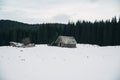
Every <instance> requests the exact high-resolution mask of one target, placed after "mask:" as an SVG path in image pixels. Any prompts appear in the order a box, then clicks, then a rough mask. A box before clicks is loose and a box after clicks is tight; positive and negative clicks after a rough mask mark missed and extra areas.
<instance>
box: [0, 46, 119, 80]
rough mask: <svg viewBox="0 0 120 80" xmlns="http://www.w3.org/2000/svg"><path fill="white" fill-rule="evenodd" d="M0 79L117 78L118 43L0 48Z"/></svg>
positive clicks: (60, 79)
mask: <svg viewBox="0 0 120 80" xmlns="http://www.w3.org/2000/svg"><path fill="white" fill-rule="evenodd" d="M0 80H120V46H112V47H110V46H109V47H99V46H92V45H83V44H78V45H77V48H74V49H71V48H60V47H51V46H47V45H37V46H36V47H32V48H16V47H10V46H4V47H0Z"/></svg>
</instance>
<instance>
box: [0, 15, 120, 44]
mask: <svg viewBox="0 0 120 80" xmlns="http://www.w3.org/2000/svg"><path fill="white" fill-rule="evenodd" d="M59 35H63V36H74V37H75V39H76V41H77V42H78V43H82V44H96V45H100V46H109V45H111V46H113V45H120V18H119V19H117V18H116V17H113V18H112V20H106V21H103V20H101V21H95V22H89V21H77V22H68V24H60V23H43V24H27V23H21V22H17V21H11V20H0V46H3V45H9V42H10V41H15V42H21V41H22V39H23V38H25V37H29V38H30V40H31V43H35V44H50V43H52V42H54V41H55V40H56V38H57V37H58V36H59Z"/></svg>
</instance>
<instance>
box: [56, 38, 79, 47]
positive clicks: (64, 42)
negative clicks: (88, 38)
mask: <svg viewBox="0 0 120 80" xmlns="http://www.w3.org/2000/svg"><path fill="white" fill-rule="evenodd" d="M55 44H56V46H59V47H68V48H76V44H77V41H76V40H75V38H74V37H73V36H59V37H58V38H57V40H56V41H55Z"/></svg>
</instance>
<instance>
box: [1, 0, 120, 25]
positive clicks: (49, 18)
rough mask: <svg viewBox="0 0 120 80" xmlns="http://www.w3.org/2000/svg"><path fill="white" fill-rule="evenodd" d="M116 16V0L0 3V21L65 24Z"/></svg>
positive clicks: (3, 0)
mask: <svg viewBox="0 0 120 80" xmlns="http://www.w3.org/2000/svg"><path fill="white" fill-rule="evenodd" d="M114 16H117V17H119V16H120V0H0V19H10V20H16V21H21V22H25V23H46V22H48V23H54V22H57V23H67V22H68V21H77V20H89V21H94V20H101V19H104V20H106V19H111V18H112V17H114Z"/></svg>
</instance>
